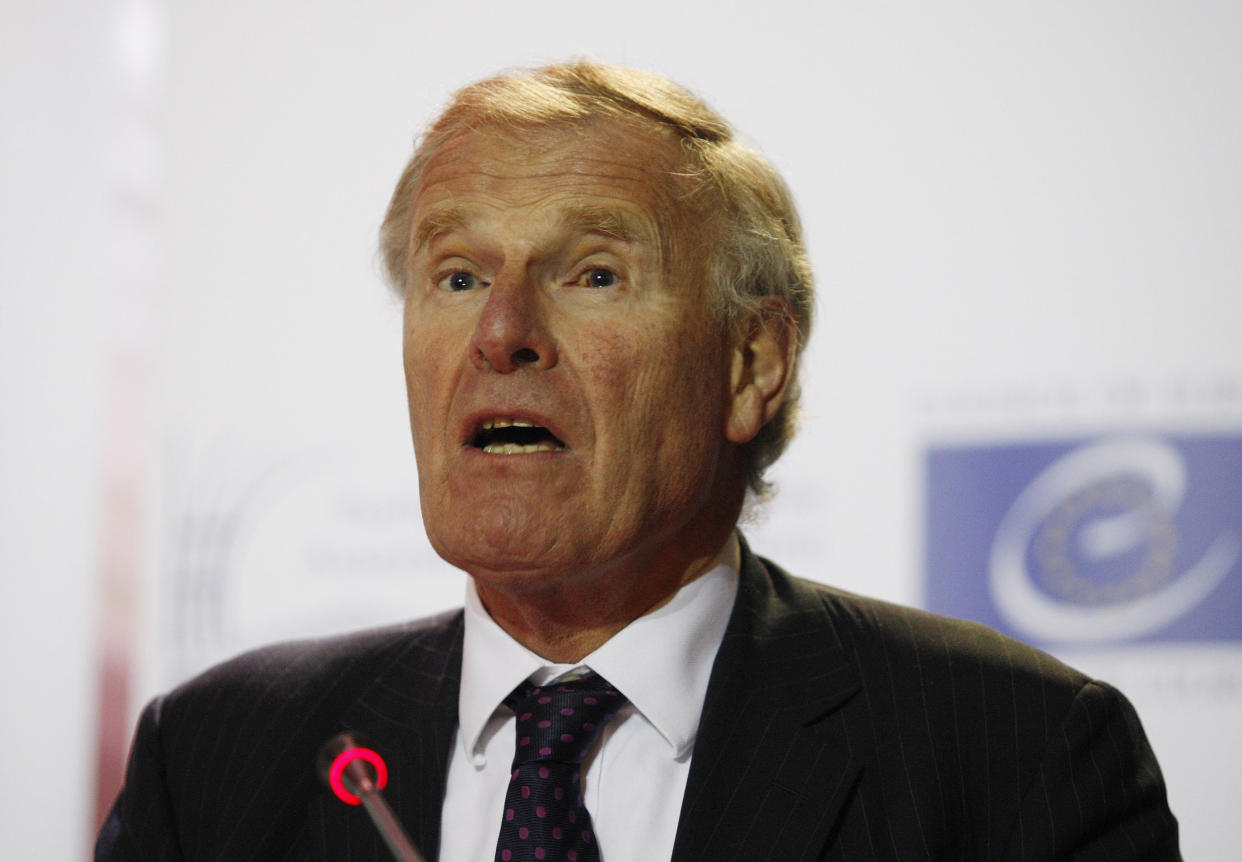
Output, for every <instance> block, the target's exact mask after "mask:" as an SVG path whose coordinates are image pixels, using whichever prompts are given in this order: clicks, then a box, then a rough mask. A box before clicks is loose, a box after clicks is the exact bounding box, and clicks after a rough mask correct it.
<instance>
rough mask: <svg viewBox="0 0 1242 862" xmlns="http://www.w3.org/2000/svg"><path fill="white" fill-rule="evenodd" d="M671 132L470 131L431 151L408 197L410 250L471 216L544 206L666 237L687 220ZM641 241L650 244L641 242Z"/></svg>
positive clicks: (615, 127) (612, 126)
mask: <svg viewBox="0 0 1242 862" xmlns="http://www.w3.org/2000/svg"><path fill="white" fill-rule="evenodd" d="M683 163H684V160H683V158H682V154H681V149H680V147H679V146H678V145H677V143H676V141H675V140H674V139H673V137H672V136H671V134H670V135H664V134H660V133H659V131H658V130H655V129H647V128H641V127H637V126H635V125H634V124H628V123H622V122H619V121H596V122H591V123H587V124H582V125H574V126H554V127H547V128H539V129H529V130H500V129H493V128H481V129H471V130H467V131H465V132H462V133H460V134H458V135H455V136H453V137H451V138H450V139H449V140H447V141H445V142H444V143H443V144H441V145H440V147H439V148H438V149H437V150H436V151H435V153H433V154H432V156H431V158H430V159H429V160H428V162H427V165H426V167H425V168H424V170H423V174H422V177H421V179H420V181H419V184H418V188H417V191H416V193H415V196H414V200H413V212H412V221H413V224H414V236H413V237H411V239H412V240H414V242H415V244H416V245H417V244H418V240H419V238H420V236H421V237H423V238H425V237H426V235H427V234H428V233H429V232H432V233H434V232H435V231H436V230H437V229H439V228H441V227H450V226H452V225H453V224H456V223H459V222H461V221H464V220H467V219H469V218H471V217H488V216H494V215H504V214H505V212H506V211H508V210H517V209H528V208H540V207H551V208H554V209H555V210H556V211H557V212H558V213H560V214H561V215H562V221H563V222H567V223H572V222H574V221H575V220H577V219H580V218H581V219H585V220H588V221H592V222H595V223H598V224H599V225H601V226H605V227H606V226H608V225H609V224H611V225H612V226H613V227H614V228H615V229H616V230H617V232H618V233H620V234H623V235H626V236H627V238H628V237H629V235H630V234H634V233H649V232H650V233H654V234H655V237H651V238H653V239H654V238H664V239H667V238H668V237H670V236H671V235H672V233H673V232H674V231H675V230H676V228H677V226H678V225H679V224H680V223H682V222H684V221H685V219H686V212H685V211H686V209H687V208H688V203H687V201H686V195H685V194H684V192H683V185H684V183H683V182H681V181H680V180H679V177H678V174H679V173H681V169H682V168H683V166H684V164H683ZM641 238H648V237H641Z"/></svg>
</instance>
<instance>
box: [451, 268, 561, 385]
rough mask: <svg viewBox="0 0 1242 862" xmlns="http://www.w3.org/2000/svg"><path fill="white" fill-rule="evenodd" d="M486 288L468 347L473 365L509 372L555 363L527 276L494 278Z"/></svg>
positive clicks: (540, 300)
mask: <svg viewBox="0 0 1242 862" xmlns="http://www.w3.org/2000/svg"><path fill="white" fill-rule="evenodd" d="M487 291H488V296H487V301H486V302H485V303H484V305H483V310H482V311H481V312H480V314H479V319H478V320H477V321H476V322H475V326H474V335H473V338H472V343H471V347H470V351H471V358H472V360H473V361H474V365H475V367H476V368H478V369H479V370H481V371H487V370H492V371H498V372H500V373H501V374H509V373H511V372H514V371H517V370H518V369H519V368H524V367H530V368H537V369H547V368H551V367H552V366H554V365H556V344H555V342H554V341H553V339H552V337H551V335H550V334H549V332H548V328H547V321H546V314H545V309H544V306H543V297H542V296H541V295H540V292H539V290H538V287H537V285H535V284H533V283H532V282H531V281H530V280H529V279H527V278H513V279H510V278H498V279H497V280H496V281H495V282H493V283H492V285H491V286H490V287H489V288H487Z"/></svg>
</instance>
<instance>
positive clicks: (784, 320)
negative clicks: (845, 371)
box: [725, 297, 798, 445]
mask: <svg viewBox="0 0 1242 862" xmlns="http://www.w3.org/2000/svg"><path fill="white" fill-rule="evenodd" d="M797 353H798V331H797V327H796V326H795V324H794V318H793V311H792V309H791V308H790V307H789V305H788V304H787V303H786V302H784V301H783V300H780V299H776V298H775V297H772V298H769V299H767V300H766V301H765V303H764V305H763V306H762V308H761V309H760V310H758V311H757V312H755V313H753V314H751V315H749V317H748V318H747V319H746V320H744V321H741V322H740V323H739V324H738V326H737V328H736V330H735V335H734V340H733V346H732V348H731V354H730V365H729V405H728V411H727V412H726V414H725V438H726V439H728V440H729V441H730V442H733V443H737V444H738V445H741V444H743V443H748V442H750V441H751V440H752V439H754V436H755V435H756V434H758V433H759V429H760V428H762V427H763V426H764V425H766V424H767V423H768V422H769V421H770V420H771V419H772V417H773V416H775V415H776V411H777V410H779V409H780V406H781V405H782V404H783V403H784V402H785V390H786V389H787V388H788V387H789V378H790V375H791V374H792V373H793V367H794V358H795V357H796V356H797Z"/></svg>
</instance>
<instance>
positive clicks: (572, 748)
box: [505, 673, 625, 768]
mask: <svg viewBox="0 0 1242 862" xmlns="http://www.w3.org/2000/svg"><path fill="white" fill-rule="evenodd" d="M505 703H506V704H507V705H508V706H509V707H510V708H512V710H513V713H514V715H515V716H517V749H516V751H515V753H514V756H513V766H514V767H515V768H516V767H517V766H519V765H521V764H523V763H530V762H531V761H555V762H557V763H581V762H582V761H583V759H584V758H585V757H586V756H587V753H588V752H589V751H590V750H591V747H592V746H593V745H594V744H595V741H596V740H597V739H598V738H599V735H600V733H602V732H603V730H604V726H605V725H606V724H608V722H609V721H611V720H612V717H613V716H614V715H616V713H617V710H618V709H620V708H621V706H622V705H623V704H624V703H625V695H623V694H621V693H620V692H619V691H617V690H616V689H615V688H613V687H612V686H611V685H609V683H608V681H607V680H605V679H604V678H603V677H601V676H600V675H599V674H597V673H590V674H587V675H586V676H584V677H582V678H580V679H576V680H573V681H572V682H559V683H552V684H551V685H544V686H536V685H531V684H530V683H529V682H524V683H522V684H521V685H519V686H518V687H517V688H516V689H514V690H513V693H512V694H511V695H509V697H507V698H506V699H505Z"/></svg>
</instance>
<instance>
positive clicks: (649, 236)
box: [559, 204, 657, 245]
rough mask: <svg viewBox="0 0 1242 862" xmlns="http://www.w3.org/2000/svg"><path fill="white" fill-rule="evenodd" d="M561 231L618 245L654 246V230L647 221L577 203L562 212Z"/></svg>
mask: <svg viewBox="0 0 1242 862" xmlns="http://www.w3.org/2000/svg"><path fill="white" fill-rule="evenodd" d="M559 221H560V224H561V227H563V228H569V229H570V230H577V231H581V232H582V233H596V234H600V235H602V236H606V237H608V238H610V239H615V240H618V241H619V242H627V243H635V242H649V243H651V244H652V245H657V243H656V238H657V231H655V230H654V226H653V225H651V224H650V223H648V222H647V221H646V220H644V219H641V218H639V217H637V216H635V215H633V214H631V213H628V212H625V211H624V210H620V209H614V208H611V207H602V206H595V205H593V204H576V205H573V206H570V207H567V208H566V209H565V210H563V211H562V212H561V216H560V219H559Z"/></svg>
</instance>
